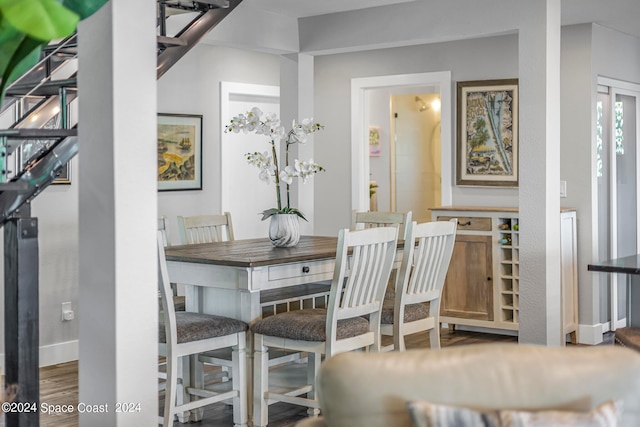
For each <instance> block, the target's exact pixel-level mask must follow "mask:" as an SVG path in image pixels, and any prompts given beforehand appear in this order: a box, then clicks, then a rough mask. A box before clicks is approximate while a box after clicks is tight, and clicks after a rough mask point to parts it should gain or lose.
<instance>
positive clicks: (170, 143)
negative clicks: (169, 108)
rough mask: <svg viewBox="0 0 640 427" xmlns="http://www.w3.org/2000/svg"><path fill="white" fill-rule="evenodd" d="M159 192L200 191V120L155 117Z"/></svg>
mask: <svg viewBox="0 0 640 427" xmlns="http://www.w3.org/2000/svg"><path fill="white" fill-rule="evenodd" d="M158 190H159V191H175V190H202V116H200V115H189V114H165V113H160V114H158Z"/></svg>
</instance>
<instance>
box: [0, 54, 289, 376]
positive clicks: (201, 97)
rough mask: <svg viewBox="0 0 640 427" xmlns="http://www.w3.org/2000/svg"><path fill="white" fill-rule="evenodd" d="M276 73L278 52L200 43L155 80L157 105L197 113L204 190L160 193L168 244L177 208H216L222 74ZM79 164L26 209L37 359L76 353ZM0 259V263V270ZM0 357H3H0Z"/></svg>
mask: <svg viewBox="0 0 640 427" xmlns="http://www.w3.org/2000/svg"><path fill="white" fill-rule="evenodd" d="M279 73H280V65H279V58H278V56H276V55H271V54H264V53H254V52H249V51H242V50H238V49H232V48H223V47H213V46H209V45H199V46H197V47H196V48H195V49H193V50H192V51H191V52H189V53H188V54H187V55H186V56H185V57H183V58H182V59H181V60H180V62H178V63H177V64H176V65H175V66H174V67H173V68H172V69H171V70H169V72H167V74H165V75H164V77H162V79H161V80H159V81H158V112H164V113H186V114H202V115H203V190H202V191H171V192H161V193H159V195H158V199H159V200H158V213H159V214H161V215H165V216H167V217H168V218H169V221H170V232H171V236H170V237H171V241H172V243H178V242H179V235H178V229H177V220H176V217H177V215H181V214H185V215H193V214H198V213H206V212H219V211H220V173H219V171H220V164H221V163H220V162H221V159H220V140H219V139H220V138H219V132H220V123H219V109H220V101H219V99H220V97H219V88H220V81H223V80H224V81H236V82H248V83H260V84H269V85H279V83H280V74H279ZM132 143H135V141H132ZM80 146H81V147H82V141H80ZM77 171H78V158H77V157H76V158H75V159H73V160H72V163H71V182H72V184H71V185H56V186H50V187H49V188H47V189H46V190H45V191H44V192H43V193H42V194H40V195H39V196H38V197H37V198H36V199H34V201H33V203H32V215H33V216H35V217H37V218H38V223H39V245H40V253H39V255H40V266H39V268H40V346H41V349H40V360H41V364H42V365H50V364H54V363H60V362H64V361H67V360H74V359H76V358H77V355H78V322H80V321H81V319H80V318H79V317H78V316H77V314H78V181H77V179H78V177H77ZM255 179H256V188H260V189H262V187H258V186H259V185H261V183H260V181H259V180H258V179H257V178H255ZM132 185H135V184H133V183H132ZM133 214H135V213H134V212H132V215H133ZM0 240H1V238H0ZM2 265H3V263H0V272H1V271H2ZM0 274H3V273H0ZM0 295H2V293H1V292H0ZM67 301H70V302H71V303H72V307H73V309H74V310H75V312H76V319H75V320H73V321H70V322H63V321H62V320H61V306H60V304H61V303H62V302H67ZM0 303H1V304H4V301H0ZM1 331H4V318H3V317H2V316H0V334H2V332H1ZM0 349H4V340H0ZM3 362H4V358H2V360H1V361H0V363H1V364H3Z"/></svg>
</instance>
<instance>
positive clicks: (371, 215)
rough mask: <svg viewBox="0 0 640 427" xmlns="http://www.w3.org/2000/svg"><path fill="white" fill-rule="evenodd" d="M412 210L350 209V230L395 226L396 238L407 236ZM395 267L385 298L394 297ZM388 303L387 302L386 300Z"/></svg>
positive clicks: (390, 298)
mask: <svg viewBox="0 0 640 427" xmlns="http://www.w3.org/2000/svg"><path fill="white" fill-rule="evenodd" d="M411 217H412V212H411V211H407V212H384V211H363V212H359V211H356V210H353V211H351V228H350V229H351V230H362V229H366V228H375V227H397V228H398V239H399V240H404V239H406V238H407V236H406V233H407V226H408V225H409V224H411ZM397 274H398V271H397V269H396V270H392V271H391V277H390V279H389V283H388V285H387V290H386V291H385V296H384V297H385V299H386V300H391V301H393V300H394V299H395V292H396V291H395V282H396V276H397ZM387 304H388V302H387Z"/></svg>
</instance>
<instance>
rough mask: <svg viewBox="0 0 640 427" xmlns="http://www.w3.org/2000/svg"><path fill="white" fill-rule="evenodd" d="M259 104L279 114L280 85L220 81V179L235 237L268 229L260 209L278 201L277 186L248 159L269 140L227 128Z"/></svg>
mask: <svg viewBox="0 0 640 427" xmlns="http://www.w3.org/2000/svg"><path fill="white" fill-rule="evenodd" d="M253 107H258V108H260V109H261V110H262V111H264V112H265V113H275V114H280V88H279V87H277V86H266V85H257V84H248V83H234V82H220V123H221V126H220V157H221V161H220V183H221V191H220V193H221V194H220V196H221V203H220V206H221V212H231V216H232V218H233V225H234V227H233V232H234V235H235V238H236V239H251V238H257V237H263V236H266V235H267V234H268V233H269V221H261V220H260V218H261V212H262V211H263V210H265V209H266V208H268V207H270V206H274V204H275V203H276V197H275V187H274V186H273V184H271V183H269V184H268V185H265V184H264V183H263V182H262V181H261V180H260V179H259V178H258V172H259V171H258V169H256V168H255V167H254V166H252V165H250V164H248V163H247V161H246V153H252V152H256V151H257V152H260V153H262V152H264V151H267V150H268V149H269V144H268V143H267V140H266V139H265V137H264V136H263V135H256V134H253V133H247V134H245V133H242V132H240V133H237V134H235V133H232V134H227V133H225V132H224V128H225V125H226V124H228V123H229V121H230V120H231V118H233V117H234V116H236V115H238V114H240V113H245V112H246V111H250V110H251V108H253Z"/></svg>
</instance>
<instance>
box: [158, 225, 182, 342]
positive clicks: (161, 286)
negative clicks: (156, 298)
mask: <svg viewBox="0 0 640 427" xmlns="http://www.w3.org/2000/svg"><path fill="white" fill-rule="evenodd" d="M164 246H165V245H164V238H163V236H162V231H161V230H158V231H157V247H158V290H159V291H160V298H161V300H162V314H163V315H164V325H165V333H166V341H167V345H171V344H173V345H175V344H176V343H177V339H178V338H177V334H178V332H177V326H176V311H175V307H174V305H173V291H172V290H171V283H170V282H169V272H168V270H167V260H166V258H165V254H164Z"/></svg>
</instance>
